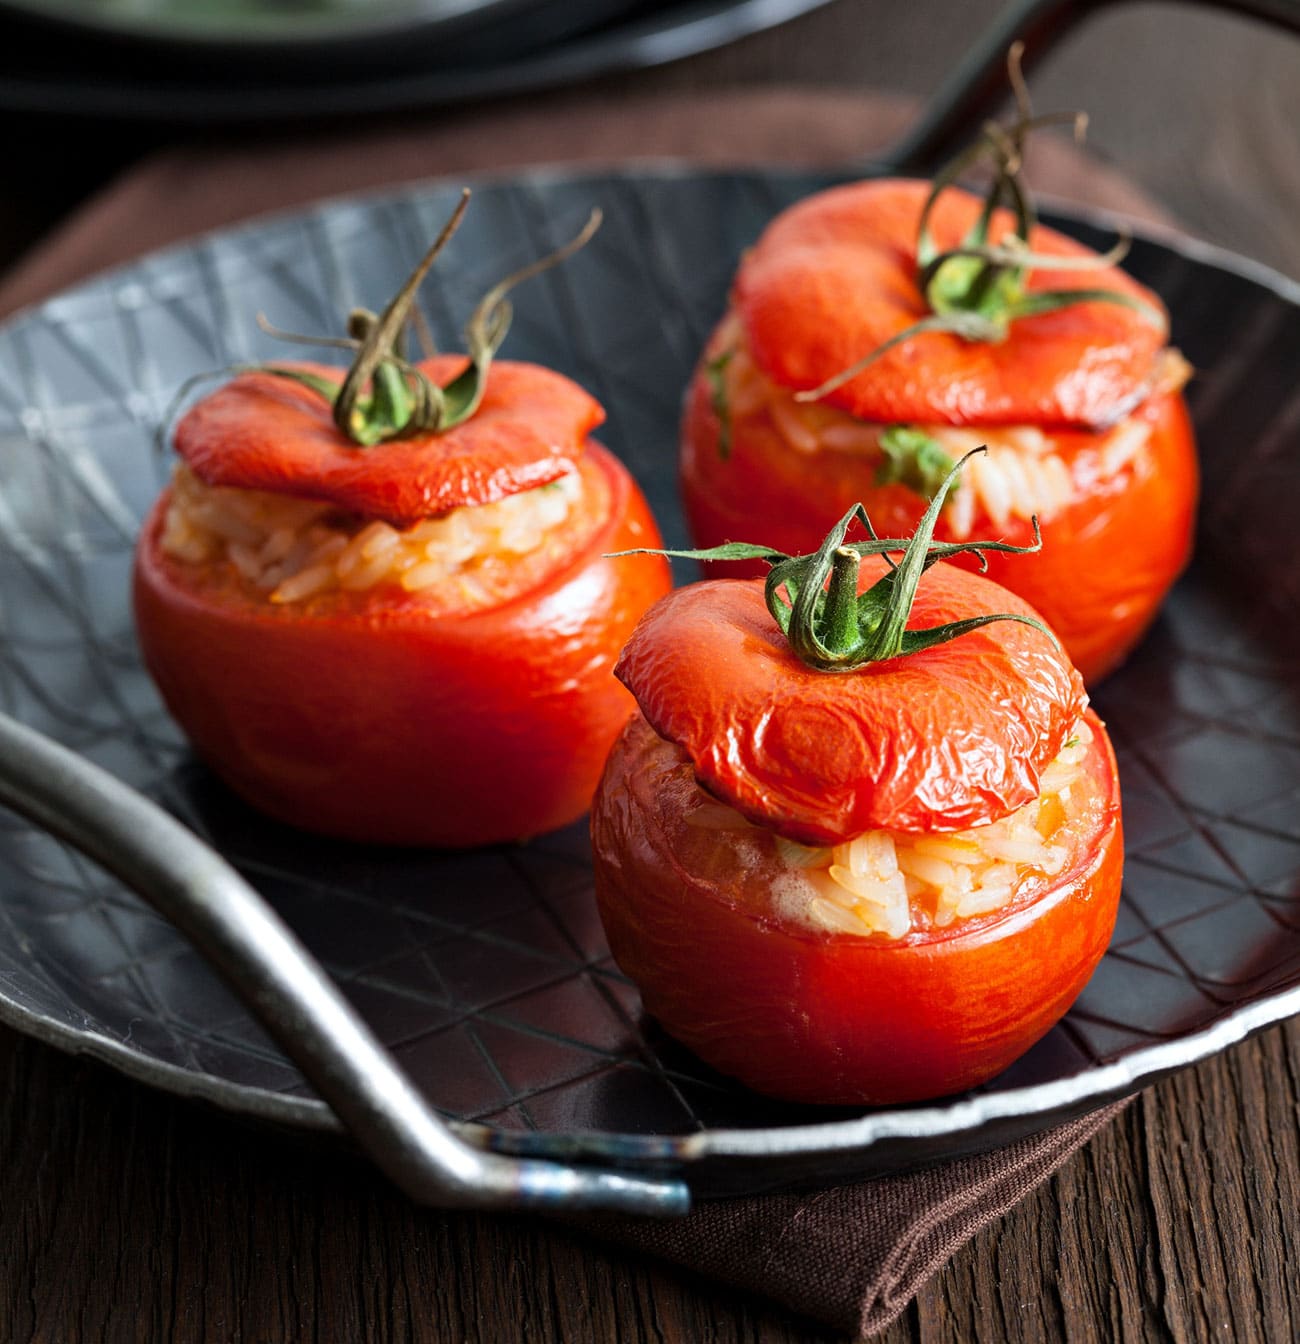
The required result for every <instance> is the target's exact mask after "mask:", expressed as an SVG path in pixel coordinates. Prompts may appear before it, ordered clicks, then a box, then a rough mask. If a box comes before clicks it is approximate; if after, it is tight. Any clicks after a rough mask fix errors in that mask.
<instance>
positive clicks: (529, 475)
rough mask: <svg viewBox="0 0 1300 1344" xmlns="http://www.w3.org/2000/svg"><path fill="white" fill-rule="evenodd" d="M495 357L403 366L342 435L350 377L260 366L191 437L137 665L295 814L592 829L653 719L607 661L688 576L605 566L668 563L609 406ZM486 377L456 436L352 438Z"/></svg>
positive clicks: (450, 837) (443, 834)
mask: <svg viewBox="0 0 1300 1344" xmlns="http://www.w3.org/2000/svg"><path fill="white" fill-rule="evenodd" d="M471 344H473V343H471ZM481 354H482V348H481V347H480V348H479V349H478V355H479V356H480V359H479V363H478V364H477V365H476V364H475V362H474V361H473V360H471V361H468V362H467V360H466V359H465V358H464V357H461V356H439V357H437V358H433V359H430V360H426V361H423V362H422V363H420V364H414V365H408V364H406V363H405V362H404V361H403V362H402V363H401V364H400V365H397V364H395V365H394V366H393V367H390V368H389V369H388V370H385V369H383V368H380V369H379V370H378V372H375V373H372V375H371V376H372V377H373V378H374V379H375V382H376V387H375V390H374V391H373V392H371V393H368V394H366V395H365V396H364V397H363V398H358V399H357V400H356V401H354V402H352V403H351V404H350V405H349V406H348V407H347V408H346V415H343V416H340V414H339V408H338V406H337V404H335V402H333V401H332V400H331V397H330V395H329V394H330V393H331V390H333V391H337V392H338V393H339V395H340V396H341V395H342V392H341V391H339V389H340V388H341V386H342V385H343V384H344V383H345V382H346V381H347V380H345V379H344V378H343V375H342V372H341V371H339V370H330V369H327V368H323V367H320V366H314V365H286V366H282V367H279V368H276V369H272V370H265V371H253V372H244V373H241V374H239V375H238V376H237V377H236V378H234V379H233V381H231V382H229V383H227V384H226V385H225V386H224V387H222V388H220V389H219V390H217V391H216V392H215V393H213V394H212V395H211V396H209V397H206V398H204V399H203V400H201V401H200V402H198V403H197V404H196V405H195V406H194V407H193V408H192V409H191V410H190V411H189V412H188V413H187V414H186V416H185V417H184V418H183V419H182V420H181V421H180V423H179V425H178V426H177V429H176V433H175V446H176V450H177V453H178V456H179V458H180V465H179V466H178V468H177V470H176V473H175V477H174V479H173V482H172V484H171V485H170V486H169V488H167V489H166V490H165V491H164V492H163V494H162V496H161V497H160V498H159V500H158V501H157V503H156V504H155V506H154V508H153V509H152V511H151V513H150V515H149V517H148V518H147V519H146V521H145V524H144V528H143V531H142V534H141V537H140V542H139V546H138V549H137V555H136V566H135V576H134V600H135V613H136V622H137V629H138V632H139V639H140V644H141V648H142V651H143V654H144V659H145V663H146V665H147V667H148V669H149V671H150V673H151V674H152V675H153V677H154V679H155V681H156V682H157V684H158V686H159V689H160V690H161V692H162V695H163V698H164V700H165V702H166V704H167V706H168V708H169V709H170V711H171V713H172V714H173V716H174V717H175V718H176V720H177V721H178V723H179V724H180V725H181V727H182V728H183V729H184V731H185V733H186V734H187V736H188V737H189V739H190V741H191V742H192V744H193V746H194V748H195V750H196V751H197V752H198V753H199V755H200V756H201V757H203V759H204V760H205V761H207V762H208V764H209V765H211V766H212V768H213V769H214V770H215V771H216V772H217V773H218V774H219V775H220V776H221V777H222V778H223V779H224V780H225V781H226V782H227V783H228V784H229V785H230V786H231V787H232V788H233V789H234V790H235V791H236V792H238V793H240V794H241V795H242V796H243V797H245V798H246V799H247V800H248V801H249V802H251V803H252V804H253V805H254V806H256V807H258V808H260V809H261V810H263V811H265V812H267V813H269V814H270V815H272V816H274V817H276V818H279V819H281V820H283V821H287V822H290V823H292V824H293V825H296V826H300V827H303V828H306V829H309V830H313V831H319V832H324V833H328V834H331V835H336V836H340V837H345V838H348V839H354V840H364V841H374V842H383V843H397V844H419V845H444V846H466V845H477V844H483V843H487V842H491V841H500V840H516V839H521V838H524V837H527V836H530V835H534V834H537V833H538V832H541V831H545V830H549V829H551V828H554V827H556V826H560V825H563V824H565V823H567V822H569V821H572V820H573V819H574V818H576V817H578V816H580V815H581V814H582V813H583V812H584V811H586V809H587V806H588V803H589V801H590V796H591V791H592V789H593V787H594V785H595V783H596V780H597V779H598V777H599V774H600V770H601V766H602V764H603V761H604V759H605V756H606V754H607V752H608V750H609V746H610V743H611V742H612V741H613V739H614V738H615V736H616V735H617V733H618V731H619V730H620V728H621V727H622V726H623V723H624V722H625V721H626V719H627V716H628V714H629V713H630V711H631V708H632V702H631V700H630V697H629V696H628V694H627V692H626V691H625V690H624V689H623V688H622V687H621V686H620V685H619V684H618V683H617V682H616V681H615V679H614V678H613V676H612V674H611V670H612V667H613V664H614V660H615V658H616V657H617V654H618V650H619V649H620V648H621V646H622V645H623V643H624V641H625V640H626V639H627V637H628V635H629V633H630V632H631V630H632V628H633V626H634V625H635V623H636V621H637V619H638V617H639V616H640V615H641V614H642V612H643V611H644V610H645V609H646V607H647V606H649V605H650V604H651V603H652V602H653V601H654V600H655V599H656V598H657V597H659V596H661V595H662V594H663V593H665V592H666V591H667V589H668V587H669V578H668V574H667V566H666V563H665V562H664V561H663V560H662V559H660V558H657V557H653V556H644V557H641V558H639V559H638V560H636V561H634V562H633V563H632V565H631V567H630V568H629V567H627V566H626V564H625V563H624V562H615V561H611V560H608V559H606V558H605V556H606V554H607V553H608V552H610V551H612V550H619V549H624V548H627V547H629V546H645V545H650V546H654V545H656V544H657V536H658V533H657V530H656V528H655V524H654V521H653V519H652V518H651V515H650V512H649V509H648V507H647V505H646V502H645V500H644V498H643V497H642V495H641V492H640V491H639V489H638V488H637V486H636V484H635V483H634V482H633V480H632V478H631V477H630V476H629V474H628V473H627V471H626V470H625V469H624V468H623V467H622V465H621V464H620V463H619V462H618V461H617V460H616V459H615V458H614V457H613V456H612V455H611V454H609V453H608V452H607V451H605V450H604V449H603V448H601V447H600V446H599V445H597V444H596V443H594V442H592V441H591V440H590V439H589V434H590V432H591V431H592V430H593V429H594V428H595V427H596V425H598V424H599V423H600V421H601V420H602V419H603V412H602V411H601V408H600V406H599V405H598V404H597V403H596V402H595V401H594V400H593V399H592V398H591V397H590V396H589V395H588V394H587V393H586V392H584V391H583V390H582V389H581V388H579V387H578V386H577V385H575V384H574V383H572V382H570V381H569V380H568V379H567V378H564V377H562V376H561V375H559V374H557V373H554V372H551V371H549V370H546V369H542V368H539V367H537V366H534V365H527V364H518V363H508V362H504V361H497V362H494V363H491V367H490V368H488V367H487V366H488V362H489V361H488V360H487V359H482V358H481ZM394 367H395V368H396V371H397V372H398V373H399V374H400V379H399V380H397V381H392V380H390V382H389V385H388V387H387V389H386V390H381V389H380V387H379V383H380V381H381V380H382V379H384V378H388V377H389V375H390V374H391V373H392V372H393V368H394ZM469 376H472V377H476V378H477V385H476V386H475V387H474V388H473V389H472V391H473V397H472V400H473V406H472V408H471V409H470V410H469V411H468V412H467V413H464V414H459V412H460V411H464V406H463V405H461V406H459V407H454V406H453V408H452V409H453V410H456V411H457V414H456V415H446V414H445V412H446V408H445V407H444V408H443V410H444V420H452V421H454V423H444V424H442V425H440V426H437V427H435V428H429V429H423V428H420V429H417V430H416V431H414V432H411V431H410V427H409V425H407V424H403V423H402V421H401V416H400V415H399V416H398V417H397V422H398V424H399V428H401V429H403V430H404V431H406V432H402V433H399V434H394V435H392V436H391V437H388V438H386V439H385V438H383V437H382V435H381V436H380V437H378V438H376V440H375V441H374V442H373V443H372V444H370V445H369V446H365V447H364V448H362V447H359V446H358V444H357V443H356V442H353V441H352V440H351V439H350V438H349V437H348V436H347V435H346V434H345V433H344V432H343V430H342V429H341V428H340V424H339V421H340V420H341V419H342V420H344V421H347V420H348V419H349V418H350V419H351V421H352V422H353V423H355V424H359V425H360V427H361V429H362V430H363V432H364V431H367V430H368V429H370V428H373V427H374V426H375V424H379V425H380V426H381V428H382V427H383V426H387V425H390V424H391V423H392V422H393V421H394V408H395V407H396V408H398V409H400V410H401V411H404V412H405V413H406V414H407V417H408V419H409V416H410V415H411V414H414V411H413V407H414V406H416V404H417V402H418V398H419V397H425V398H426V400H428V399H436V398H437V396H438V395H439V394H440V393H448V396H449V398H450V396H452V395H454V393H453V391H452V390H454V389H457V386H458V382H459V385H460V387H461V388H463V387H464V386H465V383H464V381H461V380H464V379H466V378H467V377H469ZM417 379H419V380H423V384H427V387H425V386H423V385H422V384H421V383H420V382H417V381H416V380H417ZM354 381H355V380H354ZM404 389H408V390H410V392H411V395H410V396H409V397H408V398H407V400H406V402H403V401H402V398H403V395H404ZM429 389H432V391H430V390H429ZM363 391H364V381H363ZM370 437H375V436H370Z"/></svg>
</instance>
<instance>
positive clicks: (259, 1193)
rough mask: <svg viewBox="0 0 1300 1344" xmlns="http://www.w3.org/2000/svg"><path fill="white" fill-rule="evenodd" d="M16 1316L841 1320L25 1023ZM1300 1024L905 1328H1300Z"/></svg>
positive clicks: (317, 1335) (1157, 1116)
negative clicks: (424, 1182)
mask: <svg viewBox="0 0 1300 1344" xmlns="http://www.w3.org/2000/svg"><path fill="white" fill-rule="evenodd" d="M0 1090H2V1096H0V1106H2V1108H3V1109H2V1114H3V1117H4V1121H3V1130H0V1171H3V1173H4V1184H3V1190H4V1196H3V1226H4V1237H5V1240H4V1243H3V1245H2V1246H0V1264H2V1265H3V1274H0V1339H4V1340H5V1341H15V1342H16V1341H51V1342H55V1341H58V1342H62V1341H67V1340H83V1339H84V1340H108V1341H119V1340H120V1341H133V1342H134V1341H139V1344H152V1342H154V1341H159V1340H177V1341H191V1340H210V1339H223V1340H225V1339H228V1340H238V1341H259V1342H260V1341H271V1340H293V1341H316V1340H320V1341H335V1340H352V1339H360V1340H373V1341H398V1340H406V1339H411V1340H420V1341H423V1340H430V1341H434V1340H463V1341H466V1344H479V1342H480V1341H481V1342H482V1344H493V1342H495V1341H500V1340H503V1339H527V1340H564V1341H574V1340H586V1339H591V1340H615V1339H616V1340H620V1341H627V1344H664V1342H665V1341H672V1340H692V1341H694V1340H711V1341H716V1344H733V1341H734V1342H735V1344H740V1341H763V1344H787V1342H788V1341H796V1340H798V1341H802V1342H803V1344H813V1341H829V1340H832V1339H835V1338H838V1336H835V1335H833V1334H830V1333H827V1332H826V1331H824V1330H820V1329H818V1328H816V1327H814V1326H812V1325H810V1324H809V1323H808V1322H806V1321H803V1320H796V1319H793V1318H791V1317H789V1316H788V1315H785V1314H783V1313H782V1312H780V1311H779V1310H777V1309H775V1308H773V1307H771V1306H770V1305H768V1304H764V1303H762V1302H760V1301H758V1300H756V1299H750V1298H746V1297H742V1296H740V1295H737V1294H735V1293H731V1292H728V1291H726V1290H723V1289H720V1288H718V1287H717V1286H716V1285H714V1284H711V1283H707V1282H703V1281H700V1280H696V1279H694V1278H692V1277H691V1276H689V1275H686V1274H683V1273H681V1272H679V1271H676V1270H672V1269H669V1268H666V1267H661V1266H658V1265H656V1264H653V1263H645V1262H638V1261H635V1260H633V1259H632V1258H631V1257H629V1256H626V1255H624V1254H622V1253H620V1252H616V1251H611V1250H608V1249H605V1248H603V1247H601V1246H600V1245H598V1244H596V1243H594V1242H592V1241H590V1240H588V1239H585V1238H583V1237H581V1236H579V1235H575V1234H574V1233H572V1232H569V1231H566V1230H561V1229H557V1228H556V1227H554V1226H553V1225H551V1224H549V1223H546V1222H543V1221H542V1220H539V1219H534V1218H523V1217H517V1218H499V1217H498V1218H492V1217H487V1216H480V1215H473V1214H464V1213H442V1212H430V1211H425V1210H420V1209H416V1208H413V1207H412V1206H411V1205H410V1204H409V1203H407V1202H406V1201H405V1200H404V1199H403V1198H401V1197H400V1196H399V1195H397V1194H396V1193H395V1192H393V1191H392V1190H391V1189H390V1188H389V1187H388V1186H387V1185H386V1184H385V1183H384V1182H383V1181H382V1180H381V1179H380V1178H379V1177H377V1176H375V1175H374V1174H373V1173H372V1172H370V1171H369V1169H368V1168H366V1167H365V1166H364V1165H363V1164H361V1163H360V1162H359V1161H356V1160H354V1159H353V1158H352V1157H350V1156H349V1155H348V1154H347V1153H345V1152H343V1151H342V1150H341V1149H337V1148H335V1147H334V1146H332V1145H328V1144H325V1143H324V1142H321V1141H315V1140H303V1139H300V1138H293V1137H287V1136H285V1135H282V1134H279V1133H275V1132H272V1131H263V1130H260V1129H256V1128H251V1127H248V1126H245V1125H243V1124H240V1123H236V1122H234V1121H231V1120H230V1119H228V1118H226V1117H224V1116H221V1115H219V1114H216V1113H213V1112H210V1111H208V1110H206V1109H204V1108H201V1107H198V1106H194V1105H191V1104H188V1103H182V1102H178V1101H173V1100H171V1099H169V1098H165V1097H161V1096H157V1095H154V1094H152V1093H150V1092H148V1091H147V1090H145V1089H143V1088H141V1087H139V1086H137V1085H135V1084H133V1083H129V1082H127V1081H125V1080H123V1079H120V1078H118V1077H116V1076H114V1075H113V1074H110V1073H109V1072H107V1071H106V1070H104V1069H103V1068H101V1067H100V1066H98V1065H95V1064H91V1063H88V1062H85V1061H80V1060H74V1059H68V1058H65V1057H63V1056H60V1055H58V1054H56V1053H54V1052H53V1051H51V1050H48V1049H47V1048H45V1047H43V1046H40V1045H36V1044H34V1043H32V1042H29V1041H26V1040H23V1039H22V1038H20V1037H18V1036H16V1035H15V1034H13V1033H12V1032H7V1031H6V1032H0ZM1298 1100H1300V1030H1297V1029H1296V1028H1295V1027H1287V1028H1283V1029H1274V1030H1271V1031H1269V1032H1267V1033H1266V1034H1265V1035H1263V1036H1261V1037H1259V1038H1258V1039H1257V1040H1255V1041H1252V1042H1248V1043H1247V1044H1245V1045H1243V1046H1239V1047H1237V1048H1236V1049H1234V1050H1232V1051H1230V1052H1229V1053H1228V1054H1227V1055H1225V1056H1223V1057H1221V1058H1219V1059H1216V1060H1212V1061H1210V1062H1209V1063H1207V1064H1205V1065H1202V1066H1201V1067H1199V1068H1197V1069H1194V1070H1190V1071H1188V1072H1186V1073H1184V1074H1181V1075H1179V1076H1178V1077H1176V1078H1174V1079H1172V1080H1170V1081H1169V1082H1167V1083H1165V1084H1163V1085H1161V1086H1159V1087H1157V1088H1155V1089H1153V1090H1152V1091H1150V1092H1149V1093H1147V1094H1145V1095H1144V1096H1143V1097H1142V1098H1140V1099H1139V1101H1138V1102H1137V1103H1136V1104H1135V1105H1134V1106H1133V1107H1132V1108H1131V1109H1130V1110H1129V1111H1128V1112H1127V1113H1126V1114H1125V1115H1124V1116H1122V1117H1121V1118H1120V1120H1119V1121H1118V1122H1117V1123H1116V1124H1114V1125H1113V1126H1112V1127H1111V1128H1110V1129H1108V1130H1106V1131H1104V1132H1103V1133H1102V1134H1101V1135H1099V1136H1098V1137H1097V1138H1096V1139H1095V1140H1094V1141H1093V1142H1092V1143H1091V1144H1090V1145H1089V1146H1088V1147H1087V1148H1086V1149H1085V1150H1083V1151H1082V1152H1081V1153H1080V1154H1078V1155H1077V1156H1076V1157H1075V1158H1074V1159H1072V1160H1071V1161H1070V1162H1069V1163H1068V1164H1067V1165H1066V1166H1065V1167H1064V1168H1063V1169H1062V1170H1061V1171H1060V1172H1059V1173H1058V1174H1057V1175H1056V1176H1055V1177H1054V1178H1053V1179H1052V1180H1051V1181H1050V1182H1048V1183H1047V1184H1046V1185H1044V1186H1043V1187H1041V1188H1040V1189H1039V1190H1038V1191H1036V1192H1035V1193H1034V1194H1033V1195H1031V1196H1030V1197H1029V1198H1028V1199H1027V1200H1025V1201H1024V1202H1023V1203H1022V1204H1020V1205H1019V1206H1018V1207H1017V1208H1016V1209H1014V1210H1013V1211H1012V1212H1011V1213H1010V1214H1008V1215H1007V1216H1006V1217H1005V1218H1003V1219H1002V1220H1001V1221H1000V1222H999V1223H997V1224H996V1225H995V1226H993V1227H991V1228H989V1229H987V1230H986V1231H985V1232H983V1233H982V1234H980V1235H979V1236H977V1237H976V1238H975V1240H974V1241H973V1242H971V1243H970V1244H969V1245H968V1246H967V1247H965V1248H964V1249H963V1250H961V1251H960V1252H959V1253H958V1254H957V1255H956V1256H955V1257H954V1259H953V1260H952V1261H951V1262H950V1263H949V1265H948V1266H947V1267H946V1268H945V1269H944V1270H942V1271H941V1272H940V1273H939V1275H938V1276H937V1277H936V1278H935V1279H934V1280H932V1281H931V1283H930V1284H929V1285H928V1286H927V1287H926V1288H925V1289H924V1290H923V1291H922V1293H921V1295H920V1297H919V1298H918V1299H917V1301H916V1302H915V1303H914V1304H913V1305H912V1306H911V1308H909V1310H908V1311H907V1312H906V1313H905V1315H904V1316H903V1317H902V1318H901V1319H900V1320H899V1321H898V1322H897V1323H896V1324H895V1325H894V1326H893V1327H891V1328H890V1329H889V1330H888V1331H887V1332H886V1333H885V1334H883V1335H882V1336H880V1338H881V1339H882V1340H884V1341H887V1344H903V1342H904V1341H908V1342H909V1344H911V1342H914V1341H915V1342H917V1344H956V1342H957V1341H990V1342H991V1341H1006V1344H1021V1342H1023V1344H1035V1342H1037V1341H1046V1340H1069V1341H1091V1340H1099V1339H1115V1340H1125V1341H1128V1340H1135V1341H1136V1340H1208V1339H1226V1340H1233V1341H1243V1342H1245V1341H1262V1342H1264V1344H1273V1342H1275V1341H1288V1340H1292V1339H1295V1338H1297V1334H1298V1327H1300V1289H1298V1287H1297V1284H1298V1280H1297V1276H1296V1275H1295V1274H1294V1273H1293V1272H1291V1269H1292V1267H1293V1266H1294V1264H1295V1263H1296V1258H1295V1257H1296V1254H1297V1252H1298V1251H1300V1245H1298V1244H1297V1243H1298V1242H1300V1200H1297V1194H1298V1193H1300V1138H1298V1137H1297V1124H1296V1117H1297V1101H1298Z"/></svg>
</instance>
